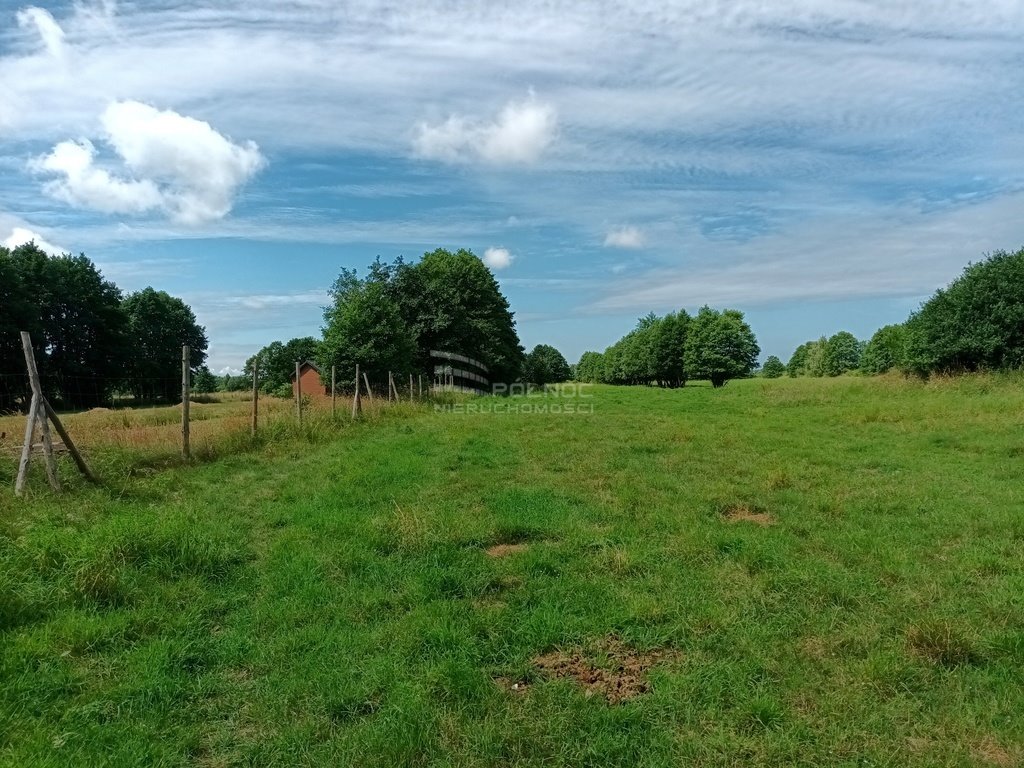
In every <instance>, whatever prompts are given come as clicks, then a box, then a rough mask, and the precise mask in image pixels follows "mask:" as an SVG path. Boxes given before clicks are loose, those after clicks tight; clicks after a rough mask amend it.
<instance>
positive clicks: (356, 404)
mask: <svg viewBox="0 0 1024 768" xmlns="http://www.w3.org/2000/svg"><path fill="white" fill-rule="evenodd" d="M362 410H363V403H362V401H361V400H360V399H359V363H356V393H355V394H354V395H353V396H352V418H353V419H355V418H358V417H359V414H360V412H362Z"/></svg>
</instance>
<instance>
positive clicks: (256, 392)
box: [252, 363, 260, 437]
mask: <svg viewBox="0 0 1024 768" xmlns="http://www.w3.org/2000/svg"><path fill="white" fill-rule="evenodd" d="M257 370H258V369H257V364H256V363H253V364H252V436H253V437H256V427H257V426H258V424H259V419H258V416H259V411H260V381H259V374H258V373H257Z"/></svg>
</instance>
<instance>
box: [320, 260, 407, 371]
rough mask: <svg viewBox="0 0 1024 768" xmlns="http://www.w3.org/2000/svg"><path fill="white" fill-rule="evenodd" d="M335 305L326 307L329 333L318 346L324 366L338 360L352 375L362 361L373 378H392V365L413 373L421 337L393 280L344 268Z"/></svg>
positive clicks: (334, 289) (333, 296) (363, 368)
mask: <svg viewBox="0 0 1024 768" xmlns="http://www.w3.org/2000/svg"><path fill="white" fill-rule="evenodd" d="M331 299H332V302H331V305H330V306H329V307H327V308H326V309H325V310H324V329H323V331H324V338H323V341H322V342H321V343H320V345H319V348H318V352H317V357H316V359H317V362H318V363H319V366H320V369H321V370H329V369H330V367H331V366H332V365H334V366H337V368H338V371H339V378H342V379H348V378H351V377H352V376H353V375H354V373H355V367H356V365H359V366H360V368H361V371H362V372H365V373H366V375H367V376H369V377H370V378H371V379H375V380H377V381H383V380H386V378H387V374H388V371H393V372H395V373H398V374H406V373H411V372H413V370H414V367H415V366H414V360H415V357H416V339H415V336H414V335H413V330H412V328H411V327H410V325H409V324H408V323H407V322H406V321H405V320H404V319H403V318H402V313H401V312H400V311H399V308H398V305H397V303H396V302H395V300H394V298H393V295H392V292H391V286H390V285H389V283H388V281H386V280H380V279H368V280H360V279H359V278H358V277H357V275H356V273H355V272H354V271H353V270H348V269H343V270H342V271H341V274H340V275H339V277H338V279H337V280H336V281H335V282H334V286H333V287H332V288H331Z"/></svg>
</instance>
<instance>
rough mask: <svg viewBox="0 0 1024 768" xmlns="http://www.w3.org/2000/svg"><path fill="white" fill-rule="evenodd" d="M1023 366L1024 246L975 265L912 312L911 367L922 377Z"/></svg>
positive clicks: (908, 361)
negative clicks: (932, 374) (934, 374)
mask: <svg viewBox="0 0 1024 768" xmlns="http://www.w3.org/2000/svg"><path fill="white" fill-rule="evenodd" d="M1022 365H1024V248H1022V249H1021V250H1019V251H1017V252H1016V253H1007V252H1006V251H997V252H996V253H994V254H992V256H990V257H989V258H987V259H986V260H985V261H983V262H980V263H978V264H970V265H968V266H967V268H966V269H964V273H963V274H962V275H961V276H960V277H959V278H957V279H956V280H954V281H953V282H952V283H950V285H949V287H947V288H945V289H942V290H939V291H937V292H936V293H935V295H934V296H933V297H932V298H930V299H929V300H928V301H926V302H925V303H924V304H923V305H922V306H921V309H919V310H918V311H917V312H915V313H914V314H913V315H911V316H910V319H909V320H908V321H907V326H906V358H905V360H904V367H905V369H906V370H908V371H910V372H912V373H916V374H918V375H921V376H927V375H929V374H931V373H960V372H964V371H978V370H1007V369H1011V368H1019V367H1021V366H1022Z"/></svg>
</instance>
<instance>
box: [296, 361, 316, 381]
mask: <svg viewBox="0 0 1024 768" xmlns="http://www.w3.org/2000/svg"><path fill="white" fill-rule="evenodd" d="M306 368H312V369H313V370H314V371H316V372H317V373H320V369H319V368H317V367H316V364H315V363H311V362H309V360H303V361H302V362H301V363H299V373H300V375H301V373H302V371H304V370H305V369H306ZM292 381H295V374H294V373H292Z"/></svg>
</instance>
